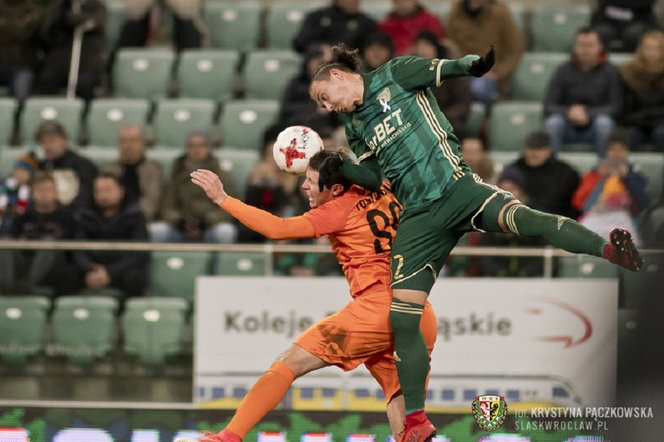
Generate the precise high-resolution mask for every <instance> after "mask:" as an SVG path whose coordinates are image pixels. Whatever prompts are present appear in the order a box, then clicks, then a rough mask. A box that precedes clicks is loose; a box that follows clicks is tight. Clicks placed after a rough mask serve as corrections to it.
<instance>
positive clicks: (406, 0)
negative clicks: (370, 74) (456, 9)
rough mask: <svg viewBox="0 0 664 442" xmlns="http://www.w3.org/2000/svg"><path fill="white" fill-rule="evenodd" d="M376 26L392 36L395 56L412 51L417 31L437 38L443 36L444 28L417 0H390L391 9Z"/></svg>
mask: <svg viewBox="0 0 664 442" xmlns="http://www.w3.org/2000/svg"><path fill="white" fill-rule="evenodd" d="M378 27H379V29H380V30H381V31H382V32H385V33H387V34H388V35H390V36H391V37H392V41H393V42H394V48H395V50H394V52H395V55H396V56H397V57H399V56H401V55H408V54H411V53H412V49H413V44H414V43H415V39H416V37H417V35H418V33H419V32H422V31H429V32H432V33H433V34H434V35H435V36H436V37H437V38H444V37H445V28H444V27H443V24H442V23H441V22H440V20H439V19H438V17H437V16H436V15H435V14H432V13H431V12H429V11H427V9H426V8H425V7H424V6H422V4H421V3H420V2H419V1H418V0H392V11H391V12H390V13H389V15H388V16H387V17H386V18H385V20H383V21H382V22H380V23H379V24H378Z"/></svg>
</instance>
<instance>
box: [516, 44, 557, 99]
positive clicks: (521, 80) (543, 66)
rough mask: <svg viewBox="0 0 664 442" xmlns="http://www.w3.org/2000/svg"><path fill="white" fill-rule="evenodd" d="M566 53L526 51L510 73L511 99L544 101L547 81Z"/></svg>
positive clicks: (547, 85)
mask: <svg viewBox="0 0 664 442" xmlns="http://www.w3.org/2000/svg"><path fill="white" fill-rule="evenodd" d="M569 57H570V56H569V55H568V54H558V53H548V52H526V53H525V54H524V55H523V58H521V61H520V62H519V65H518V66H517V68H516V70H515V71H514V74H513V75H512V99H513V100H521V101H540V102H542V101H544V98H545V97H546V91H547V89H548V87H549V82H550V80H551V77H552V76H553V74H554V72H555V71H556V69H558V66H560V65H561V64H563V63H564V62H566V61H567V60H569Z"/></svg>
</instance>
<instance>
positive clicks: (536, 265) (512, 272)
mask: <svg viewBox="0 0 664 442" xmlns="http://www.w3.org/2000/svg"><path fill="white" fill-rule="evenodd" d="M498 187H500V188H501V189H505V190H507V191H509V192H511V193H512V195H514V196H515V197H516V198H518V199H519V201H521V202H522V203H524V204H529V200H528V195H526V193H525V192H524V188H525V187H526V179H525V177H524V175H523V173H522V172H521V171H520V170H519V169H518V168H517V167H515V166H509V167H506V168H505V170H503V172H502V173H501V174H500V177H499V178H498ZM477 245H479V246H487V247H511V248H516V247H544V246H545V245H547V241H546V240H545V239H544V238H542V237H532V236H530V237H528V236H519V235H513V234H511V233H508V234H506V235H505V234H502V233H485V234H481V235H479V242H478V244H477ZM479 265H480V268H481V270H480V271H481V274H482V276H491V277H502V278H509V277H540V276H543V275H544V261H543V260H542V258H540V257H536V256H481V257H480V258H479Z"/></svg>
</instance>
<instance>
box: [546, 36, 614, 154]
mask: <svg viewBox="0 0 664 442" xmlns="http://www.w3.org/2000/svg"><path fill="white" fill-rule="evenodd" d="M622 101H623V100H622V86H621V84H620V74H619V72H618V69H617V68H616V67H615V66H614V65H612V64H611V63H609V62H608V61H606V53H605V52H604V48H603V47H602V42H601V41H600V39H599V35H597V32H595V31H594V30H593V29H592V28H581V29H579V30H578V31H577V35H576V42H575V43H574V54H573V55H572V59H571V60H570V61H568V62H566V63H564V64H562V65H561V66H560V67H558V69H557V70H556V72H555V73H554V74H553V77H552V78H551V81H550V83H549V87H548V90H547V93H546V98H545V101H544V113H545V114H546V121H545V127H546V131H547V133H548V134H549V135H550V136H551V145H552V147H553V151H554V152H560V151H561V149H562V146H563V143H592V144H593V147H594V149H595V152H596V153H597V155H599V156H600V157H604V151H605V150H606V140H607V138H608V137H609V134H610V133H611V131H612V130H613V128H614V127H615V121H614V118H616V116H617V115H618V113H619V112H620V110H621V107H622Z"/></svg>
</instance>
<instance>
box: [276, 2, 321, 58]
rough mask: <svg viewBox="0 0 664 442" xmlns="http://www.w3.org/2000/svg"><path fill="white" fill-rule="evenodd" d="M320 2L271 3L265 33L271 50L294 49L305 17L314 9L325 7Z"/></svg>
mask: <svg viewBox="0 0 664 442" xmlns="http://www.w3.org/2000/svg"><path fill="white" fill-rule="evenodd" d="M323 6H324V4H322V3H320V2H302V1H291V0H277V1H273V2H270V7H269V8H268V10H267V12H266V15H265V32H266V40H267V47H268V48H269V49H293V39H294V38H295V36H296V35H297V33H298V32H299V31H300V28H301V27H302V23H303V22H304V19H305V17H306V16H307V14H308V13H309V12H311V11H312V10H313V9H317V8H320V7H323Z"/></svg>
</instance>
